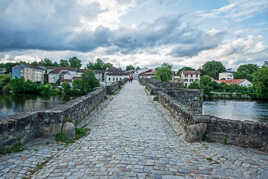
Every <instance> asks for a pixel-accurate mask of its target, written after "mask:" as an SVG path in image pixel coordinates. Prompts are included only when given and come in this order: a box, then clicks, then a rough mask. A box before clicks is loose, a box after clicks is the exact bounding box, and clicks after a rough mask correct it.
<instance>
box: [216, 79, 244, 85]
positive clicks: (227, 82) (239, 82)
mask: <svg viewBox="0 0 268 179" xmlns="http://www.w3.org/2000/svg"><path fill="white" fill-rule="evenodd" d="M246 80H247V79H233V80H215V81H216V82H217V83H226V84H228V85H232V84H237V85H239V84H241V83H243V82H244V81H246Z"/></svg>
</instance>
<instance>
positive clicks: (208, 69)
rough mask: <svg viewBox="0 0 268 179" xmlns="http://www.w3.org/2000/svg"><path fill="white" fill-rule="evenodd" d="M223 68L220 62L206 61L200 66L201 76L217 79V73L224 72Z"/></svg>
mask: <svg viewBox="0 0 268 179" xmlns="http://www.w3.org/2000/svg"><path fill="white" fill-rule="evenodd" d="M224 71H225V67H224V66H223V64H222V63H221V62H218V61H208V62H206V63H205V64H204V65H203V66H202V74H203V75H208V76H211V77H213V78H214V79H218V77H219V73H221V72H224Z"/></svg>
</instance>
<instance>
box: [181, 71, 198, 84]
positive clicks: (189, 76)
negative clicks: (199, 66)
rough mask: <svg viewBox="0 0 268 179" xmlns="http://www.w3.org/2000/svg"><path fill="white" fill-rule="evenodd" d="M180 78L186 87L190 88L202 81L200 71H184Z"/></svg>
mask: <svg viewBox="0 0 268 179" xmlns="http://www.w3.org/2000/svg"><path fill="white" fill-rule="evenodd" d="M180 76H181V79H182V81H183V85H184V87H188V86H189V85H190V84H191V83H193V82H194V81H200V71H182V72H181V75H180Z"/></svg>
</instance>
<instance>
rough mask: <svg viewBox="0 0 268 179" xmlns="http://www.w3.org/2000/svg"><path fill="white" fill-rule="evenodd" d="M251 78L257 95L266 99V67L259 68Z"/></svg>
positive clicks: (267, 77) (267, 95) (267, 70)
mask: <svg viewBox="0 0 268 179" xmlns="http://www.w3.org/2000/svg"><path fill="white" fill-rule="evenodd" d="M253 79H254V82H253V83H254V87H255V89H256V95H257V97H258V98H262V99H268V68H261V69H259V70H258V71H257V72H256V73H255V74H254V78H253Z"/></svg>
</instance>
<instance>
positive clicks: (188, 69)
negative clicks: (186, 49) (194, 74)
mask: <svg viewBox="0 0 268 179" xmlns="http://www.w3.org/2000/svg"><path fill="white" fill-rule="evenodd" d="M182 71H195V69H194V68H192V67H183V68H181V69H179V71H178V73H177V74H178V75H179V74H180V73H181V72H182Z"/></svg>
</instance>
